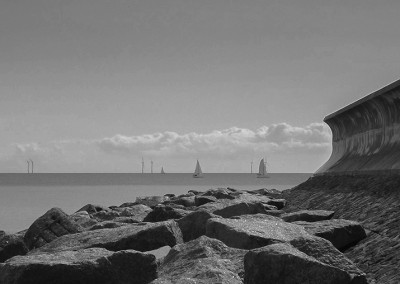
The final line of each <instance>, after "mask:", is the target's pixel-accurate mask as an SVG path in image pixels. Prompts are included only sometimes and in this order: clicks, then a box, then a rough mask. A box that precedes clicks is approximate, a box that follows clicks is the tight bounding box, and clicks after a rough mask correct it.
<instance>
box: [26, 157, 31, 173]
mask: <svg viewBox="0 0 400 284" xmlns="http://www.w3.org/2000/svg"><path fill="white" fill-rule="evenodd" d="M26 162H27V163H28V174H29V173H30V170H29V166H30V164H29V161H28V160H27V161H26Z"/></svg>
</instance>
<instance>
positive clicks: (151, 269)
mask: <svg viewBox="0 0 400 284" xmlns="http://www.w3.org/2000/svg"><path fill="white" fill-rule="evenodd" d="M156 277H157V265H156V262H155V257H154V256H153V255H151V254H146V253H141V252H137V251H134V250H123V251H118V252H111V251H108V250H106V249H103V248H90V249H84V250H79V251H63V252H57V253H54V254H39V255H29V256H17V257H13V258H12V259H10V260H8V261H7V262H6V263H4V264H0V283H2V284H23V283H32V284H33V283H42V284H45V283H60V284H76V283H96V284H102V283H103V284H119V283H143V284H144V283H149V282H150V281H152V280H153V279H155V278H156Z"/></svg>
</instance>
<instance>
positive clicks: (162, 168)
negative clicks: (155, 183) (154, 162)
mask: <svg viewBox="0 0 400 284" xmlns="http://www.w3.org/2000/svg"><path fill="white" fill-rule="evenodd" d="M161 174H163V175H165V172H164V167H161Z"/></svg>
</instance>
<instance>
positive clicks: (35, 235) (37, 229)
mask: <svg viewBox="0 0 400 284" xmlns="http://www.w3.org/2000/svg"><path fill="white" fill-rule="evenodd" d="M82 230H83V229H82V228H81V227H80V226H79V225H78V224H76V223H75V222H74V221H73V220H72V218H70V217H69V216H68V215H67V214H66V213H64V212H63V211H62V210H61V209H59V208H52V209H50V210H49V211H47V212H46V213H45V214H44V215H43V216H41V217H39V218H38V219H36V221H35V222H33V224H32V225H31V226H30V227H29V229H28V231H27V232H26V234H25V237H24V242H25V244H26V246H27V247H28V249H30V250H31V249H34V248H38V247H41V246H43V245H45V244H47V243H49V242H51V241H53V240H55V239H57V238H58V237H60V236H63V235H67V234H74V233H78V232H80V231H82Z"/></svg>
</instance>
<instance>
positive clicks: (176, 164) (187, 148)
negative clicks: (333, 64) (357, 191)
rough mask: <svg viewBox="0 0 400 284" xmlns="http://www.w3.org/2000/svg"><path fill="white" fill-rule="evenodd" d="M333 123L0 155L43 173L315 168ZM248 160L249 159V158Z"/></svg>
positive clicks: (47, 145) (41, 146)
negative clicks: (145, 163)
mask: <svg viewBox="0 0 400 284" xmlns="http://www.w3.org/2000/svg"><path fill="white" fill-rule="evenodd" d="M330 148H331V134H330V130H329V128H328V126H326V125H324V124H322V123H312V124H310V125H307V126H304V127H297V126H292V125H289V124H287V123H279V124H272V125H270V126H262V127H260V128H258V129H255V130H252V129H247V128H239V127H231V128H227V129H222V130H214V131H211V132H208V133H196V132H190V133H183V134H179V133H176V132H172V131H165V132H157V133H153V134H144V135H137V136H127V135H120V134H119V135H114V136H112V137H105V138H101V139H93V140H62V141H60V140H59V141H49V142H43V143H37V142H30V143H18V144H14V145H13V146H12V149H11V150H10V151H8V154H7V155H4V156H0V169H1V170H2V171H5V172H21V171H22V172H23V171H26V166H27V163H26V160H28V159H32V160H33V161H34V162H35V170H37V171H40V172H99V171H100V172H132V171H134V172H135V171H136V172H138V171H139V170H140V167H141V164H140V161H141V156H144V157H145V159H149V158H151V159H154V160H155V161H157V163H159V164H161V163H163V164H164V165H168V166H169V168H170V170H175V171H183V172H185V171H187V170H188V169H190V168H191V167H193V165H192V164H193V159H196V158H200V159H201V160H202V162H204V163H205V164H208V170H209V171H214V172H221V171H222V172H223V171H228V172H245V171H247V167H248V165H247V164H248V162H247V161H249V160H250V161H251V159H259V158H260V157H268V160H269V161H271V166H272V167H275V168H272V170H275V171H278V172H279V171H292V172H296V171H306V170H308V171H313V170H315V169H316V168H318V167H319V166H320V165H321V164H322V163H323V162H324V161H325V160H326V159H327V157H328V156H329V154H330ZM245 161H246V162H245Z"/></svg>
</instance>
